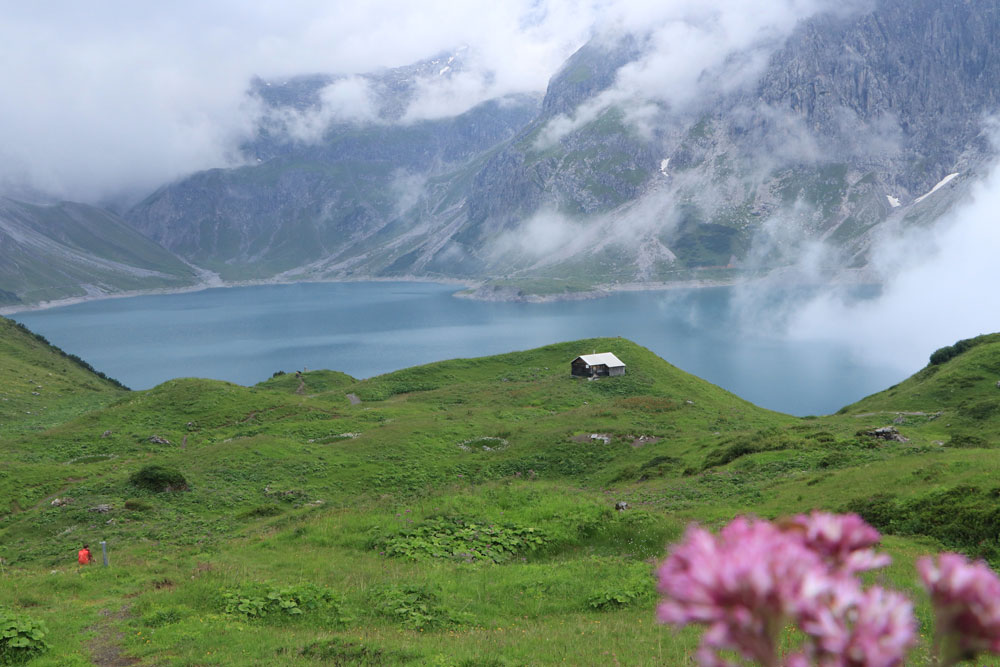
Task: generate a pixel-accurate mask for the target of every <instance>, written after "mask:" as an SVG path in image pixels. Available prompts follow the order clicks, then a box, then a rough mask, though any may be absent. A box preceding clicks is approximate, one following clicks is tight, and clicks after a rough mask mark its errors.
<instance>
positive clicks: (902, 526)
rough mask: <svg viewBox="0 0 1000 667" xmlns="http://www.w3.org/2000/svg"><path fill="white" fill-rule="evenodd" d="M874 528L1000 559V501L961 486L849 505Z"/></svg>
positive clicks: (984, 492)
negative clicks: (999, 539)
mask: <svg viewBox="0 0 1000 667" xmlns="http://www.w3.org/2000/svg"><path fill="white" fill-rule="evenodd" d="M847 510H848V511H852V512H856V513H858V514H860V515H861V517H862V518H863V519H865V520H866V521H868V522H869V523H871V524H872V525H873V526H875V527H876V528H878V529H880V530H884V531H885V532H887V533H895V534H899V535H927V536H928V537H933V538H935V539H937V540H939V541H940V542H941V543H942V544H944V545H945V546H947V547H949V548H951V549H958V550H961V551H964V552H965V553H967V554H970V555H972V556H978V557H982V558H988V559H996V558H998V557H1000V544H998V542H997V536H998V535H1000V498H997V495H996V493H994V492H992V491H986V490H984V489H981V488H978V487H975V486H967V485H961V486H956V487H953V488H951V489H941V490H936V491H931V492H930V493H926V494H924V495H922V496H918V497H916V498H912V499H908V500H899V499H897V498H895V497H894V496H890V495H884V494H880V495H875V496H871V497H870V498H865V499H856V500H853V501H851V502H850V503H848V504H847Z"/></svg>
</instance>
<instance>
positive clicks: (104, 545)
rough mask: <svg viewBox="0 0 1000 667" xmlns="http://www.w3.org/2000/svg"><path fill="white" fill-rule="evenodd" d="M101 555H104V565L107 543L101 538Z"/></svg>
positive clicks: (105, 565)
mask: <svg viewBox="0 0 1000 667" xmlns="http://www.w3.org/2000/svg"><path fill="white" fill-rule="evenodd" d="M101 556H103V557H104V567H107V566H108V543H107V542H106V541H105V540H101Z"/></svg>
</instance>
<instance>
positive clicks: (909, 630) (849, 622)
mask: <svg viewBox="0 0 1000 667" xmlns="http://www.w3.org/2000/svg"><path fill="white" fill-rule="evenodd" d="M820 609H821V612H820V615H819V617H817V618H816V619H813V620H810V621H806V622H804V623H803V624H802V630H803V631H805V632H806V633H808V634H809V635H811V636H812V637H813V638H814V640H815V647H816V648H815V652H816V655H817V663H818V664H819V665H822V666H823V667H896V666H897V665H901V664H903V659H904V658H905V657H906V652H907V650H909V648H910V647H911V646H913V644H914V643H915V642H916V637H917V633H916V620H915V619H914V617H913V605H912V604H911V603H910V601H909V600H907V599H906V598H905V597H904V596H903V595H901V594H900V593H896V592H895V591H886V590H884V589H882V588H879V587H877V586H876V587H873V588H870V589H869V590H867V591H862V590H861V589H860V586H859V585H858V581H857V579H855V578H853V577H852V578H850V579H843V580H842V585H841V586H839V587H837V588H836V589H835V591H834V595H833V597H832V598H831V600H830V601H829V605H828V606H826V607H821V608H820Z"/></svg>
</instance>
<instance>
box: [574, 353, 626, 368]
mask: <svg viewBox="0 0 1000 667" xmlns="http://www.w3.org/2000/svg"><path fill="white" fill-rule="evenodd" d="M577 359H582V360H583V363H585V364H587V365H588V366H607V367H608V368H618V367H619V366H624V365H625V362H623V361H622V360H621V359H619V358H618V357H616V356H615V355H613V354H611V353H610V352H601V353H600V354H584V355H581V356H579V357H577Z"/></svg>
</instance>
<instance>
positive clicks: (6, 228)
mask: <svg viewBox="0 0 1000 667" xmlns="http://www.w3.org/2000/svg"><path fill="white" fill-rule="evenodd" d="M198 281H199V272H198V270H197V269H195V268H193V267H191V266H190V265H188V264H187V263H185V262H184V261H183V260H181V259H179V258H178V257H176V256H175V255H173V254H172V253H171V252H169V251H167V250H165V249H164V248H162V247H160V246H159V245H157V244H156V243H154V242H153V241H151V240H149V239H148V238H146V237H145V236H143V235H142V234H140V233H139V232H137V231H136V230H135V228H133V227H132V226H131V225H129V224H128V223H126V222H125V221H123V220H122V219H121V218H120V217H118V216H117V215H115V214H113V213H111V212H109V211H106V210H104V209H100V208H97V207H94V206H87V205H84V204H76V203H72V202H63V203H60V204H51V205H39V204H29V203H25V202H19V201H15V200H13V199H7V198H0V306H3V305H17V304H21V303H36V302H39V301H50V300H55V299H62V298H67V297H76V296H94V295H102V294H108V293H112V292H117V291H121V290H149V289H155V288H177V287H184V286H188V285H194V284H196V283H197V282H198Z"/></svg>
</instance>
